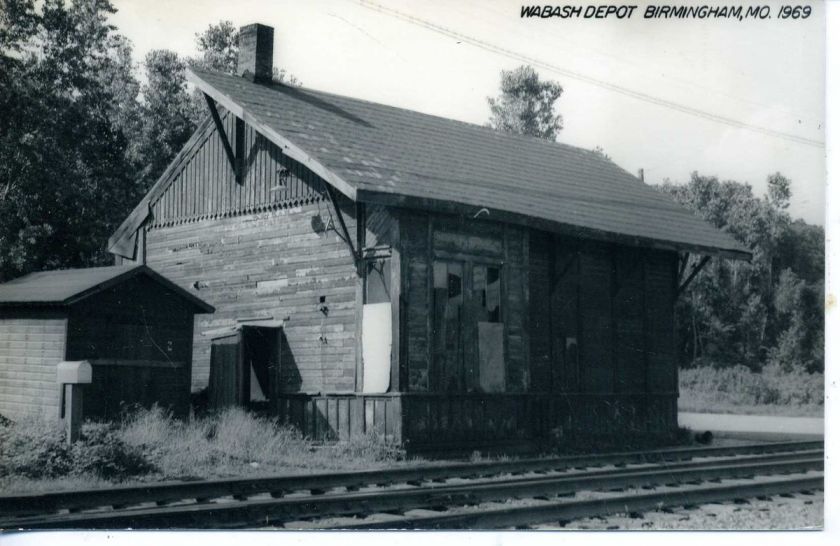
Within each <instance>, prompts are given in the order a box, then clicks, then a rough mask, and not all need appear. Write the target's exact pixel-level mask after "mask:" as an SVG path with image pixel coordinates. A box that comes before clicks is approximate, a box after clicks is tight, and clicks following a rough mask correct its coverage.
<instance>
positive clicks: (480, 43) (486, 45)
mask: <svg viewBox="0 0 840 546" xmlns="http://www.w3.org/2000/svg"><path fill="white" fill-rule="evenodd" d="M359 4H360V5H361V6H362V7H365V8H368V9H371V10H374V11H378V12H380V13H383V14H385V15H389V16H391V17H396V18H397V19H402V20H403V21H407V22H409V23H411V24H414V25H417V26H420V27H423V28H426V29H428V30H431V31H433V32H437V33H439V34H443V35H445V36H449V37H450V38H455V39H457V40H460V41H462V42H466V43H468V44H471V45H473V46H476V47H478V48H480V49H484V50H485V51H489V52H491V53H497V54H499V55H503V56H505V57H508V58H511V59H515V60H518V61H520V62H525V63H528V64H531V65H534V66H537V67H541V68H545V69H547V70H550V71H552V72H556V73H558V74H562V75H564V76H567V77H569V78H573V79H576V80H580V81H583V82H586V83H589V84H591V85H595V86H598V87H602V88H604V89H607V90H609V91H614V92H616V93H620V94H622V95H625V96H628V97H632V98H634V99H637V100H641V101H644V102H648V103H650V104H654V105H656V106H663V107H665V108H670V109H672V110H676V111H678V112H682V113H684V114H689V115H693V116H697V117H700V118H703V119H706V120H709V121H714V122H717V123H723V124H725V125H729V126H731V127H736V128H739V129H747V130H749V131H753V132H756V133H761V134H764V135H767V136H772V137H777V138H782V139H785V140H789V141H792V142H796V143H798V144H804V145H806V146H813V147H815V148H825V142H823V141H821V140H816V139H811V138H806V137H802V136H799V135H794V134H792V133H785V132H783V131H776V130H774V129H768V128H767V127H761V126H759V125H753V124H751V123H746V122H744V121H740V120H737V119H733V118H729V117H726V116H721V115H719V114H715V113H713V112H707V111H705V110H700V109H699V108H694V107H691V106H686V105H684V104H680V103H677V102H673V101H670V100H667V99H663V98H660V97H655V96H653V95H648V94H647V93H642V92H640V91H635V90H633V89H629V88H627V87H623V86H620V85H616V84H614V83H610V82H608V81H606V80H601V79H598V78H593V77H591V76H587V75H586V74H581V73H580V72H575V71H573V70H568V69H566V68H563V67H560V66H557V65H553V64H551V63H547V62H545V61H541V60H539V59H536V58H534V57H529V56H527V55H524V54H522V53H519V52H516V51H513V50H510V49H506V48H504V47H501V46H498V45H495V44H492V43H490V42H486V41H484V40H481V39H479V38H474V37H472V36H468V35H466V34H462V33H460V32H458V31H455V30H452V29H450V28H447V27H444V26H441V25H437V24H435V23H432V22H430V21H427V20H425V19H420V18H419V17H415V16H413V15H409V14H407V13H403V12H401V11H398V10H395V9H392V8H387V7H385V6H382V5H381V4H377V3H375V2H370V1H369V0H359Z"/></svg>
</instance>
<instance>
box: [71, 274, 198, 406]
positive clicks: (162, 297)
mask: <svg viewBox="0 0 840 546" xmlns="http://www.w3.org/2000/svg"><path fill="white" fill-rule="evenodd" d="M192 331H193V309H192V307H191V306H189V305H188V304H187V303H186V302H185V301H184V299H183V298H182V297H181V296H179V295H178V294H176V293H175V292H173V291H170V290H166V289H163V288H161V286H160V285H159V284H158V283H156V282H155V281H152V280H151V279H149V278H147V277H145V276H137V277H134V278H131V279H129V280H127V281H124V282H122V283H120V284H119V285H117V286H115V287H113V288H110V289H107V290H105V291H103V292H101V293H98V294H95V295H93V296H90V297H89V298H86V299H84V300H82V301H81V302H79V303H76V304H75V305H73V306H72V307H71V309H70V314H69V325H68V340H67V355H68V359H69V360H88V361H90V362H91V364H92V365H93V383H92V384H91V385H87V386H85V387H84V396H85V399H84V413H85V417H86V418H102V419H111V418H115V417H118V416H119V413H120V411H121V406H122V405H124V404H128V405H132V404H140V405H142V406H144V407H151V406H152V404H155V403H156V404H158V405H160V406H162V407H168V408H170V409H172V410H173V411H174V412H175V414H176V415H180V416H185V415H187V414H188V412H189V385H190V364H191V361H192Z"/></svg>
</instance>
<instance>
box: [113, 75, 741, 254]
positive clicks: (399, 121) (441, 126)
mask: <svg viewBox="0 0 840 546" xmlns="http://www.w3.org/2000/svg"><path fill="white" fill-rule="evenodd" d="M190 79H191V81H192V82H193V83H195V84H196V86H197V87H199V89H201V91H203V92H204V93H206V94H208V95H209V96H211V97H212V98H213V99H215V100H216V101H217V102H218V103H220V104H221V105H222V106H224V107H225V108H226V109H228V110H229V111H231V112H232V113H233V114H234V115H236V116H237V117H240V118H242V119H244V121H245V122H246V123H249V124H251V125H252V126H253V127H254V128H255V129H256V130H257V131H259V132H261V133H262V134H263V135H264V136H265V137H266V138H268V139H269V140H271V141H272V142H274V143H275V144H276V145H278V146H279V147H280V148H281V150H282V151H283V153H285V154H286V155H288V156H289V157H291V158H292V159H295V160H297V161H299V162H301V163H302V164H304V165H305V166H307V167H309V168H310V169H311V170H312V171H313V172H315V173H316V174H318V175H319V176H321V177H322V178H323V179H324V180H326V181H327V182H328V183H329V184H331V185H332V186H334V187H335V188H336V189H338V190H339V191H341V192H342V193H343V194H345V195H346V196H347V197H349V198H350V199H353V200H354V201H363V202H373V203H382V204H389V205H400V206H408V207H419V208H430V209H438V210H443V211H452V212H461V213H464V212H466V213H467V214H477V213H478V212H479V211H480V210H481V209H485V208H486V209H487V211H488V212H489V215H482V217H483V218H484V219H494V218H495V219H497V220H502V221H512V222H517V223H524V224H528V225H533V226H535V227H539V228H542V229H547V230H550V231H558V232H566V233H570V234H573V235H577V236H582V237H591V238H598V239H607V240H618V241H620V242H625V243H627V244H635V245H642V246H654V247H661V248H668V249H676V250H687V251H693V252H698V253H702V254H718V255H724V256H727V257H731V258H741V259H743V258H749V257H750V253H749V251H748V250H747V249H746V248H744V247H743V246H742V245H741V244H739V243H738V242H737V241H735V240H734V239H733V238H732V237H731V236H730V235H729V234H727V233H724V232H723V231H721V230H719V229H717V228H715V227H714V226H712V225H710V224H708V223H707V222H705V221H704V220H703V219H701V218H699V217H697V216H695V215H694V214H693V213H692V212H690V211H689V210H687V209H685V208H683V207H682V206H680V205H679V204H677V203H676V202H674V201H673V200H672V199H671V198H670V197H669V196H667V195H664V194H662V193H660V192H658V191H656V190H655V189H654V188H652V187H650V186H648V185H646V184H645V183H644V182H642V181H641V180H639V179H638V178H636V177H635V176H633V175H631V174H630V173H628V172H627V171H625V170H623V169H621V168H620V167H619V166H617V165H616V164H615V163H613V162H612V161H609V160H607V159H605V158H604V157H602V156H601V155H599V154H597V153H595V152H592V151H589V150H584V149H581V148H576V147H573V146H568V145H565V144H560V143H557V142H549V141H546V140H542V139H538V138H533V137H527V136H520V135H512V134H506V133H501V132H498V131H495V130H492V129H490V128H487V127H482V126H478V125H473V124H469V123H463V122H459V121H454V120H451V119H446V118H441V117H436V116H431V115H427V114H422V113H419V112H414V111H411V110H405V109H402V108H395V107H391V106H385V105H382V104H376V103H372V102H367V101H363V100H359V99H353V98H348V97H342V96H338V95H333V94H329V93H324V92H321V91H313V90H308V89H302V88H295V87H289V86H285V85H282V84H277V83H254V82H251V81H249V80H246V79H244V78H241V77H236V76H230V75H226V74H220V73H216V72H210V71H203V70H198V69H192V71H191V73H190ZM147 211H148V205H146V206H145V210H143V205H142V204H141V205H139V206H138V210H136V211H135V213H133V214H132V217H129V218H128V219H126V222H124V223H123V226H121V227H120V229H118V230H117V232H116V233H115V236H114V237H112V240H111V247H112V249H113V248H114V247H116V246H117V245H116V243H118V242H119V241H118V240H119V239H120V238H121V237H122V238H126V237H130V236H131V233H133V232H134V230H136V227H139V225H140V223H142V220H143V219H145V215H146V214H147ZM135 224H136V225H135Z"/></svg>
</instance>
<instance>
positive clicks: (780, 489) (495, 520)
mask: <svg viewBox="0 0 840 546" xmlns="http://www.w3.org/2000/svg"><path fill="white" fill-rule="evenodd" d="M823 487H824V483H823V477H822V476H819V477H804V478H782V479H774V480H767V481H760V482H759V481H757V482H754V483H746V484H735V485H701V486H697V487H687V488H680V489H678V490H675V491H662V492H655V493H645V494H633V495H621V496H616V497H607V498H602V499H595V500H585V501H566V502H552V503H549V504H542V505H535V506H520V507H515V508H503V509H498V508H497V509H489V510H477V511H474V512H464V513H459V514H443V515H437V516H425V517H403V518H399V519H392V520H389V521H379V522H365V523H358V524H344V525H335V526H332V527H323V528H324V529H351V530H352V529H498V528H503V527H522V526H532V525H536V524H539V523H545V522H548V521H558V522H562V523H567V522H569V521H572V520H575V519H582V518H591V517H596V516H609V515H613V514H625V513H631V512H649V511H652V510H661V509H663V508H673V507H678V506H693V505H698V504H704V503H705V504H707V503H712V502H724V501H732V500H737V499H748V498H753V497H764V496H771V495H782V494H790V493H799V492H803V491H813V490H819V489H823Z"/></svg>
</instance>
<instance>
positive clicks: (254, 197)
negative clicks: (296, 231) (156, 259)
mask: <svg viewBox="0 0 840 546" xmlns="http://www.w3.org/2000/svg"><path fill="white" fill-rule="evenodd" d="M222 123H223V125H224V127H225V131H226V133H227V134H228V136H229V138H230V139H231V140H232V139H233V138H234V134H235V130H236V125H237V123H236V118H235V117H234V116H232V115H230V114H225V115H224V116H223V120H222ZM243 127H244V131H245V137H244V138H245V157H244V158H243V160H242V164H243V166H244V173H243V176H242V182H241V184H240V183H237V182H236V181H235V180H234V174H233V169H232V167H231V165H230V163H229V162H228V159H227V155H226V154H225V153H224V150H223V147H222V142H221V137H220V135H219V134H218V132H217V131H216V128H215V125H210V126H208V127H207V129H206V130H205V131H206V133H205V135H203V140H201V141H200V143H199V145H198V147H197V149H196V151H195V153H194V155H193V156H192V157H191V158H189V159H188V160H187V161H185V162H184V164H183V165H182V166H181V168H180V169H179V170H177V171H175V172H174V173H173V179H172V181H171V183H170V184H169V186H168V187H167V188H166V189H165V190H164V191H163V193H162V194H160V195H159V196H158V198H157V199H155V200H153V201H152V203H151V220H150V222H149V224H148V225H149V227H152V228H157V227H164V226H171V225H175V224H181V223H185V222H196V221H199V220H203V219H208V218H219V217H226V216H232V215H238V214H248V213H252V212H259V211H264V210H269V209H274V208H278V207H290V206H298V205H302V204H305V203H309V202H312V201H313V200H315V199H317V198H318V195H319V194H318V190H319V187H318V186H319V184H320V179H318V178H317V176H316V175H315V174H314V173H312V172H311V171H309V170H308V169H306V168H304V167H303V166H301V165H300V164H298V163H296V162H294V161H292V160H291V159H289V158H288V157H286V156H285V155H283V153H282V152H281V150H280V149H279V148H277V146H275V145H274V144H272V143H271V142H269V141H268V140H267V139H266V138H265V137H263V136H262V135H260V134H259V133H257V132H256V131H255V130H254V129H253V128H252V127H251V126H250V125H243Z"/></svg>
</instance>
